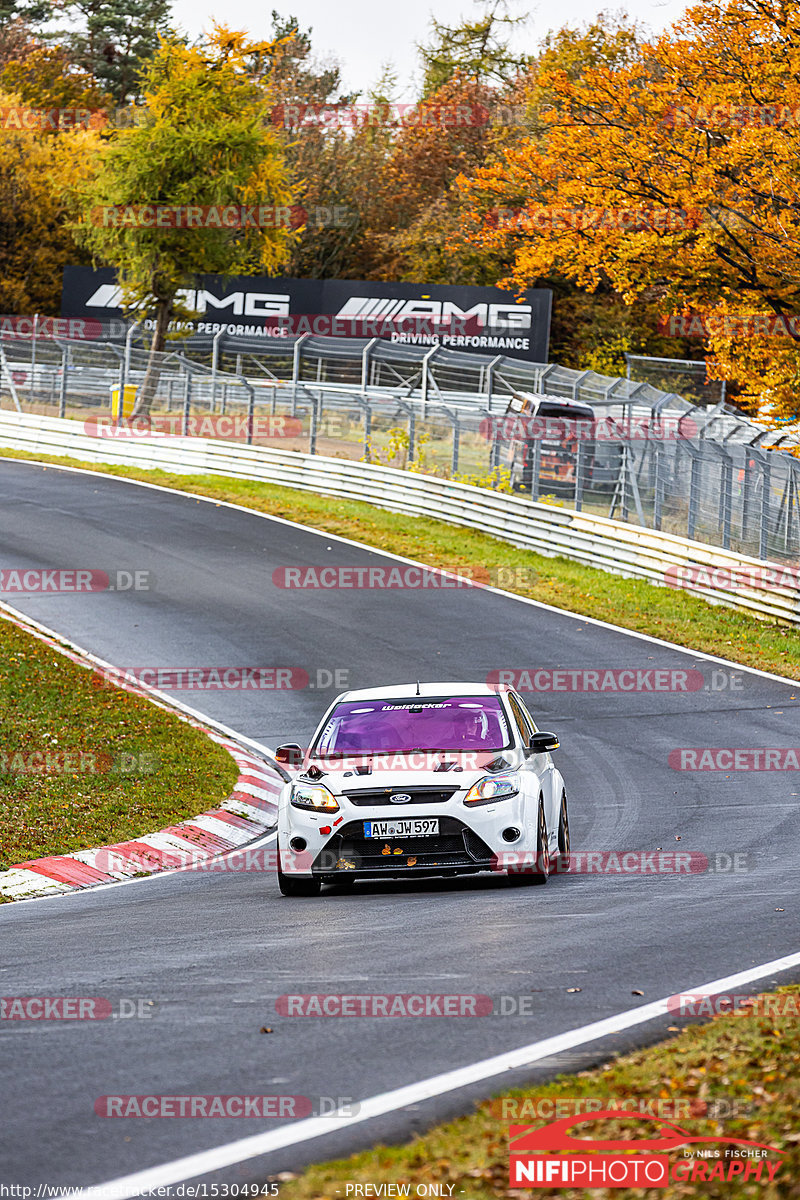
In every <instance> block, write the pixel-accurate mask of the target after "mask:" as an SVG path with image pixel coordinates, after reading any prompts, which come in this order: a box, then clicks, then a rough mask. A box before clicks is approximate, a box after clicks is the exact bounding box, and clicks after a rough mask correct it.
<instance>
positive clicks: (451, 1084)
mask: <svg viewBox="0 0 800 1200" xmlns="http://www.w3.org/2000/svg"><path fill="white" fill-rule="evenodd" d="M797 966H800V953H799V954H788V955H786V957H784V958H776V959H774V960H773V961H772V962H768V963H762V964H761V966H758V967H751V968H750V970H748V971H739V972H738V973H737V974H736V975H728V976H726V977H725V978H724V979H714V980H712V981H711V983H704V984H701V985H700V986H699V987H697V986H696V987H689V988H684V989H683V990H684V992H687V993H691V994H692V995H697V994H700V995H712V996H713V995H717V994H718V993H720V992H729V991H731V990H733V989H734V988H737V987H742V986H743V985H745V984H748V983H752V982H754V981H755V980H756V979H763V978H764V977H765V976H768V975H774V974H777V973H778V972H780V971H786V970H789V969H790V968H791V967H797ZM668 1000H669V997H667V996H665V997H663V998H662V999H661V1000H654V1001H653V1002H652V1003H651V1004H642V1005H640V1006H639V1007H638V1008H634V1009H631V1010H630V1011H629V1012H625V1013H617V1015H616V1016H613V1017H606V1018H605V1019H604V1020H602V1021H594V1022H593V1023H592V1024H591V1025H584V1026H582V1027H581V1028H580V1029H573V1030H570V1031H569V1032H568V1033H559V1034H556V1035H555V1037H551V1038H545V1039H544V1040H543V1041H540V1042H531V1043H530V1045H528V1046H521V1047H520V1048H519V1049H517V1050H509V1051H507V1052H506V1053H505V1054H496V1055H494V1057H492V1058H485V1059H483V1060H482V1061H481V1062H476V1063H471V1064H470V1065H469V1066H467V1067H458V1068H456V1069H455V1070H454V1071H446V1072H445V1073H444V1074H442V1075H433V1076H431V1078H430V1079H422V1080H420V1081H419V1082H418V1083H411V1084H408V1085H407V1086H406V1087H401V1088H395V1089H394V1090H393V1091H391V1092H383V1093H381V1095H378V1096H371V1097H370V1098H369V1099H367V1100H363V1101H362V1102H361V1104H360V1106H359V1110H358V1112H357V1113H356V1114H355V1115H347V1116H345V1115H339V1116H337V1115H335V1114H332V1115H331V1116H328V1117H308V1118H306V1119H305V1120H303V1121H296V1122H294V1123H293V1124H291V1125H288V1126H285V1127H284V1128H282V1129H275V1130H269V1131H267V1132H265V1133H256V1134H253V1136H252V1137H246V1138H241V1139H240V1140H239V1141H236V1142H229V1143H228V1144H227V1145H225V1146H217V1147H216V1148H215V1149H213V1150H201V1151H200V1153H198V1154H189V1155H187V1156H186V1157H185V1158H178V1159H175V1161H174V1162H171V1163H164V1164H162V1166H160V1167H150V1168H147V1169H145V1170H144V1171H137V1172H136V1173H135V1174H133V1175H124V1176H122V1177H121V1178H119V1179H113V1180H110V1181H109V1182H108V1183H105V1184H100V1185H98V1186H96V1187H87V1188H82V1189H81V1190H80V1191H75V1192H68V1193H66V1195H65V1196H63V1197H62V1200H126V1197H130V1196H138V1195H141V1193H142V1192H145V1191H147V1190H148V1189H150V1188H159V1187H168V1186H170V1185H171V1184H175V1183H183V1182H184V1181H185V1180H187V1179H195V1178H197V1176H199V1175H208V1174H210V1173H211V1172H212V1171H219V1170H221V1169H223V1168H225V1167H231V1166H233V1165H234V1164H236V1163H241V1162H246V1161H247V1160H248V1159H251V1158H258V1157H260V1156H261V1155H263V1154H269V1153H270V1152H272V1151H274V1150H283V1149H285V1148H286V1147H288V1146H296V1145H298V1144H299V1143H300V1142H308V1141H311V1140H312V1139H313V1138H318V1137H323V1136H324V1135H325V1134H326V1133H335V1132H336V1131H337V1130H340V1129H349V1128H351V1127H352V1126H353V1125H354V1124H357V1123H359V1122H361V1121H369V1120H371V1119H372V1118H373V1117H380V1116H382V1115H383V1114H384V1113H389V1112H395V1111H396V1110H397V1109H399V1108H405V1107H407V1106H408V1105H411V1104H419V1103H420V1102H421V1101H424V1100H430V1099H431V1098H432V1097H433V1096H441V1095H443V1094H444V1093H446V1092H452V1091H455V1090H456V1088H461V1087H467V1086H469V1085H470V1084H473V1083H477V1082H479V1081H481V1080H484V1079H491V1078H492V1076H493V1075H500V1074H502V1073H503V1072H504V1071H512V1070H516V1069H518V1068H520V1067H526V1066H530V1065H532V1064H533V1063H536V1062H540V1061H541V1060H542V1059H545V1058H550V1057H551V1055H554V1054H560V1053H562V1052H563V1051H564V1050H571V1049H573V1048H574V1047H575V1046H583V1045H586V1043H588V1042H595V1041H597V1040H598V1039H599V1038H603V1037H608V1036H609V1035H610V1034H613V1033H620V1032H621V1031H622V1030H624V1029H631V1028H633V1027H634V1026H636V1025H642V1024H644V1023H645V1022H646V1021H652V1020H653V1019H654V1018H656V1017H663V1016H667V1015H669V1009H668V1008H667V1003H668Z"/></svg>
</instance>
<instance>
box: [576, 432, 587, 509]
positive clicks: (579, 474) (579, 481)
mask: <svg viewBox="0 0 800 1200" xmlns="http://www.w3.org/2000/svg"><path fill="white" fill-rule="evenodd" d="M584 458H585V454H584V441H583V438H582V437H581V436H580V433H579V434H578V448H577V450H576V451H575V499H574V504H575V512H580V511H581V508H582V507H583V471H584V465H583V463H584Z"/></svg>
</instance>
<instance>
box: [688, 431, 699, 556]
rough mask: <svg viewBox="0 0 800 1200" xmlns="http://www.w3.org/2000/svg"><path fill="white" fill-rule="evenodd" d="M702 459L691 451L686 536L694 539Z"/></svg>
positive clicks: (691, 539)
mask: <svg viewBox="0 0 800 1200" xmlns="http://www.w3.org/2000/svg"><path fill="white" fill-rule="evenodd" d="M701 462H702V459H701V458H700V455H699V453H698V452H696V451H695V452H694V453H692V467H691V472H690V475H689V513H688V515H687V518H686V536H687V538H689V540H690V541H694V535H695V530H696V529H697V512H698V509H699V506H700V478H701V466H700V464H701Z"/></svg>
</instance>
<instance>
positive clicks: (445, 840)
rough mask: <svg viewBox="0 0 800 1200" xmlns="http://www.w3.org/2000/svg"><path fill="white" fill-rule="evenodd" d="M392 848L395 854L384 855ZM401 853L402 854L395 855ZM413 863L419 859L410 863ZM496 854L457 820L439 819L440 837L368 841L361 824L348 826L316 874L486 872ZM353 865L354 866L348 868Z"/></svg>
mask: <svg viewBox="0 0 800 1200" xmlns="http://www.w3.org/2000/svg"><path fill="white" fill-rule="evenodd" d="M387 847H389V848H390V849H391V851H392V853H383V851H384V850H385V849H386V848H387ZM395 850H399V851H400V853H399V854H395V853H394V851H395ZM409 859H415V860H416V861H415V862H413V863H409ZM492 859H493V854H492V851H491V850H490V848H489V847H488V846H487V845H486V843H485V842H484V841H482V840H481V838H479V837H478V835H477V834H476V833H473V832H472V830H470V829H468V828H467V826H466V825H464V824H463V823H462V822H461V821H457V820H456V819H455V818H454V817H440V818H439V834H438V836H437V837H416V838H414V837H410V838H365V837H364V830H363V825H362V823H361V821H351V822H350V824H348V825H344V826H343V827H342V829H341V830H340V831H339V833H338V834H337V836H336V837H334V838H331V840H330V841H329V842H328V844H327V845H326V846H325V848H324V850H322V851H321V852H320V854H319V855H318V856H317V858H316V859H315V861H314V863H313V866H312V871H315V872H316V873H318V874H326V875H340V874H341V875H343V876H344V875H350V874H353V873H356V872H357V873H359V874H370V875H383V874H393V873H399V874H403V875H405V874H408V873H414V872H420V871H426V870H428V871H432V872H437V871H440V870H451V869H456V870H472V871H474V870H479V869H486V868H487V867H488V866H489V865H490V864H491V862H492ZM346 863H349V864H351V865H350V866H346V865H344V864H346Z"/></svg>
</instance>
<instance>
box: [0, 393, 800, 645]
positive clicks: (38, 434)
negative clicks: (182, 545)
mask: <svg viewBox="0 0 800 1200" xmlns="http://www.w3.org/2000/svg"><path fill="white" fill-rule="evenodd" d="M0 445H2V446H4V447H7V448H10V449H15V450H24V451H28V452H30V453H40V454H52V455H62V456H71V457H75V458H80V459H82V460H83V461H88V462H97V463H118V464H121V465H128V466H136V467H140V468H144V469H150V470H155V469H159V468H160V469H161V470H165V471H172V472H175V473H179V474H205V475H208V474H213V475H223V476H230V477H233V478H238V479H253V480H261V481H263V482H265V483H272V484H279V485H281V486H284V487H292V488H300V489H303V490H306V491H312V492H318V493H321V494H322V495H329V496H340V497H343V498H346V499H350V500H363V501H365V502H367V503H369V504H374V505H376V506H378V507H380V508H385V509H390V510H391V511H393V512H402V513H409V514H411V515H413V516H424V517H430V516H435V517H436V518H437V519H438V520H442V521H447V522H449V523H450V524H453V525H460V526H464V527H466V528H469V529H477V530H480V531H481V532H482V533H487V534H490V535H491V536H492V537H497V538H500V539H501V540H503V541H506V542H510V543H511V544H512V545H514V546H519V547H521V548H525V549H530V550H535V551H537V552H538V553H539V554H544V555H548V556H551V557H555V556H561V557H563V558H569V559H572V560H574V561H575V562H580V563H585V564H587V565H588V566H592V567H598V568H600V569H601V570H604V571H610V572H613V573H614V574H617V575H623V576H627V577H632V578H638V579H647V580H650V581H651V582H653V583H657V584H664V583H666V582H667V581H668V579H670V578H672V579H673V580H675V581H676V583H677V585H678V586H680V587H681V588H683V589H685V590H686V591H689V592H692V593H694V594H695V595H700V596H703V597H705V598H706V599H708V600H710V601H712V602H715V603H719V604H725V605H728V606H730V607H733V608H738V609H743V610H745V611H747V612H750V613H752V614H754V615H756V616H760V617H768V618H772V619H775V620H778V621H783V622H787V623H790V624H794V625H800V587H798V570H797V568H793V567H791V566H787V565H786V564H785V563H784V564H780V563H767V562H762V561H760V560H759V559H755V558H746V557H742V556H740V555H737V554H733V553H731V552H730V551H726V550H722V549H719V548H718V547H716V546H709V545H706V544H705V543H703V542H693V541H689V540H687V539H685V538H680V537H675V536H674V535H672V534H666V533H660V532H657V531H655V530H652V529H647V528H644V527H642V526H637V525H629V524H626V523H624V522H621V521H613V520H609V519H608V518H605V517H596V516H592V515H590V514H587V513H581V512H574V511H572V510H570V509H561V508H555V507H553V506H551V505H547V504H539V503H535V502H533V501H531V500H527V499H525V498H523V497H520V496H512V495H507V494H504V493H499V492H494V491H491V490H489V489H487V488H480V487H474V486H472V485H471V484H465V483H458V482H455V481H453V480H450V479H438V478H436V477H434V476H430V475H422V474H417V473H414V472H410V471H401V470H397V469H395V468H392V467H384V466H378V465H375V464H373V463H365V462H353V461H351V460H347V459H339V458H324V457H322V456H320V455H309V454H300V453H296V452H292V451H282V450H274V449H267V448H265V447H261V446H244V445H241V444H238V443H232V442H222V441H212V440H210V439H206V438H183V437H171V436H168V435H163V436H158V435H155V436H151V437H148V438H147V439H142V440H141V441H139V440H137V439H135V438H130V437H121V438H114V437H92V436H89V435H88V434H86V433H84V432H83V429H82V427H81V426H80V425H79V424H78V423H77V422H75V421H68V420H61V419H59V418H57V417H43V416H37V415H30V414H25V413H16V412H0ZM712 575H713V578H712ZM692 576H696V577H695V578H693V577H692ZM726 580H728V581H729V584H730V586H725V584H726Z"/></svg>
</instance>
